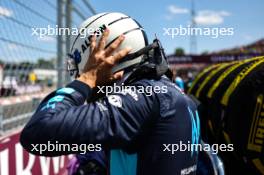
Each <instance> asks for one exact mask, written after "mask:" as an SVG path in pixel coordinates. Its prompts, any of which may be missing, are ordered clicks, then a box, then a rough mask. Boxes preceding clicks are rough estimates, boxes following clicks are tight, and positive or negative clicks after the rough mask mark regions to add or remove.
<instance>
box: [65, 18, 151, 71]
mask: <svg viewBox="0 0 264 175" xmlns="http://www.w3.org/2000/svg"><path fill="white" fill-rule="evenodd" d="M106 28H108V29H109V31H110V34H109V37H108V39H107V42H106V47H107V46H109V45H110V44H111V43H113V41H115V40H116V39H117V38H118V37H119V36H120V35H122V34H123V35H125V40H124V41H123V42H122V44H121V45H120V47H119V48H118V49H117V51H119V50H121V49H123V48H125V47H127V46H129V47H131V48H132V50H131V52H130V54H132V53H135V52H137V51H138V50H140V49H142V48H144V47H145V46H147V45H148V39H147V36H146V33H145V31H144V29H143V28H142V26H141V25H140V24H139V23H138V22H137V21H136V20H134V19H132V18H131V17H129V16H127V15H125V14H122V13H100V14H97V15H95V16H92V17H90V18H88V19H87V20H85V21H84V22H83V23H82V24H81V25H80V28H79V33H78V35H75V36H74V37H73V38H72V44H71V47H70V54H69V56H70V57H71V58H72V59H71V61H74V64H75V66H76V67H75V69H77V70H78V72H82V70H83V68H84V65H85V63H86V62H87V59H88V57H89V51H90V49H89V47H90V41H89V39H90V36H92V35H93V34H96V36H97V42H98V41H99V38H100V37H98V36H100V35H101V34H102V33H103V31H104V30H105V29H106ZM142 59H143V56H142V55H140V56H138V57H136V58H133V59H128V60H126V61H123V62H122V63H120V64H118V65H116V66H115V67H114V68H113V72H117V71H119V70H123V69H125V68H127V67H130V66H132V65H135V64H138V63H140V62H141V61H142ZM68 63H69V62H68ZM72 65H73V64H68V70H70V71H71V70H73V69H74V68H72V67H71V66H72Z"/></svg>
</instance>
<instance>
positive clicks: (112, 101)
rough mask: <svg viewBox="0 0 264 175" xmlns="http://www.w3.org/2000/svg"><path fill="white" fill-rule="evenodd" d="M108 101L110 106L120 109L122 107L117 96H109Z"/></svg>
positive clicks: (120, 100)
mask: <svg viewBox="0 0 264 175" xmlns="http://www.w3.org/2000/svg"><path fill="white" fill-rule="evenodd" d="M107 98H108V101H109V103H110V104H111V105H113V106H116V107H119V108H121V107H122V99H121V97H120V96H118V95H109V96H108V97H107Z"/></svg>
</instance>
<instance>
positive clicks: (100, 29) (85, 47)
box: [81, 24, 106, 53]
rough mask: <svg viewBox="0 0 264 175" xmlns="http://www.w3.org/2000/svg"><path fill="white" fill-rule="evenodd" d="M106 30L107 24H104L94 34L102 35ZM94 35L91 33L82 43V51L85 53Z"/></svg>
mask: <svg viewBox="0 0 264 175" xmlns="http://www.w3.org/2000/svg"><path fill="white" fill-rule="evenodd" d="M105 30H106V25H105V24H103V25H102V26H100V27H98V28H97V29H96V30H95V31H94V32H93V34H94V35H95V36H96V37H99V36H101V35H102V33H103V32H104V31H105ZM92 36H93V35H89V36H88V38H87V39H85V40H84V42H83V43H82V45H81V48H82V53H84V52H85V51H86V49H87V48H88V47H90V45H91V43H90V40H91V37H92Z"/></svg>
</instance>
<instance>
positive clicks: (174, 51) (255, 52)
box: [0, 0, 264, 175]
mask: <svg viewBox="0 0 264 175" xmlns="http://www.w3.org/2000/svg"><path fill="white" fill-rule="evenodd" d="M263 7H264V1H261V0H252V1H250V2H249V1H246V0H239V1H228V0H222V1H214V2H212V1H210V0H199V1H198V0H184V1H183V0H163V1H140V0H134V1H116V0H111V1H110V0H109V1H102V0H101V1H100V0H97V1H95V0H39V1H33V0H0V141H1V145H0V174H1V175H4V174H19V173H18V172H26V171H30V172H31V173H32V174H43V172H44V170H43V169H42V168H40V167H42V166H44V165H43V164H41V163H40V162H41V159H39V158H32V157H31V156H29V155H26V153H23V154H21V155H20V154H18V153H19V151H18V150H19V149H18V148H16V147H15V145H16V144H18V136H19V132H20V130H21V128H22V127H23V126H24V124H25V123H26V122H27V121H28V119H29V117H31V115H32V113H33V112H34V109H35V108H36V106H37V105H38V103H39V102H40V100H41V99H42V98H43V97H45V96H46V95H47V94H48V93H50V92H51V91H52V90H54V89H55V88H58V87H62V86H64V85H65V84H67V83H68V82H69V81H70V76H69V73H68V72H67V71H66V68H67V65H66V62H67V60H66V57H67V53H68V51H69V47H70V42H71V39H70V36H68V35H45V36H42V37H40V36H39V35H34V34H33V31H34V30H33V29H36V28H38V29H40V28H48V26H49V27H51V28H52V27H53V28H62V27H65V28H73V27H78V26H79V24H80V23H81V22H82V21H83V20H85V19H87V18H88V17H90V16H92V15H94V14H96V13H101V12H113V11H115V12H123V13H125V14H127V15H129V16H132V17H133V18H135V19H137V20H138V21H139V23H141V24H142V25H143V27H144V28H145V30H146V32H147V34H148V36H149V41H151V40H153V39H154V37H155V34H156V35H157V37H158V38H159V39H160V40H161V42H162V44H163V47H164V49H165V52H166V54H167V56H168V61H169V62H170V65H171V69H172V70H173V72H174V78H175V82H176V84H177V81H180V83H179V84H178V85H179V86H181V88H182V89H183V90H184V91H186V92H189V94H190V95H193V97H194V98H195V99H196V100H199V101H201V102H202V104H204V106H203V107H204V108H208V101H206V100H207V99H205V100H204V99H203V98H202V95H201V94H202V90H203V88H205V87H207V89H206V90H205V91H206V92H207V91H209V89H210V87H211V86H213V85H214V83H215V82H217V80H218V79H221V80H222V79H224V78H226V77H227V76H228V75H225V77H222V78H220V76H221V75H222V74H223V73H224V72H225V71H228V70H229V72H228V73H229V74H230V75H232V76H233V77H232V78H231V79H229V80H228V83H227V85H226V89H228V87H229V85H230V84H231V83H232V81H233V80H235V78H236V76H238V75H240V73H241V72H240V71H242V70H245V71H246V70H248V69H250V66H253V65H255V67H256V60H255V59H254V61H251V62H250V63H252V64H249V63H248V62H246V63H247V64H246V65H244V63H245V62H243V61H245V60H247V59H251V60H253V59H252V58H253V57H257V56H263V55H264V30H263V28H264V22H263V17H264V11H263ZM181 27H182V28H186V29H187V28H199V29H201V30H202V32H201V33H199V34H193V35H190V34H189V35H188V34H185V35H180V34H177V35H175V36H173V35H172V34H173V33H172V31H174V32H176V28H177V30H179V28H181ZM215 28H217V29H219V30H220V28H225V29H231V30H232V32H231V34H230V33H229V35H220V34H219V31H218V32H217V33H218V36H217V37H216V35H215V33H210V34H206V33H205V32H204V31H205V30H210V31H211V32H212V31H213V30H214V31H216V30H215ZM166 31H170V34H169V33H166ZM174 34H175V33H174ZM261 60H263V58H260V59H257V61H261ZM238 64H239V65H244V66H245V67H243V66H240V67H239V66H238ZM216 65H217V66H218V68H217V66H216ZM223 65H226V66H223ZM233 65H237V67H235V68H234V67H233V69H232V66H233ZM208 66H209V68H208ZM210 66H211V67H210ZM219 66H220V67H221V66H222V67H221V68H222V69H221V68H219ZM257 66H262V62H258V64H257ZM205 68H207V69H205ZM245 68H247V69H245ZM238 69H239V70H238ZM251 69H252V70H253V69H254V70H255V68H252V67H251ZM213 70H215V71H214V72H213ZM235 70H237V72H233V71H235ZM258 70H263V66H262V67H261V68H260V67H258ZM212 72H213V73H212ZM210 73H212V74H211V76H210ZM254 73H255V72H254ZM197 75H198V76H197ZM248 75H249V74H248ZM208 76H209V79H211V80H212V81H211V82H210V80H209V79H207V80H206V82H205V83H203V80H205V79H206V77H208ZM252 76H253V73H252ZM197 77H198V78H197ZM201 77H203V78H201ZM260 77H261V78H263V77H262V74H261V76H259V75H258V77H257V78H256V77H255V79H254V80H256V81H258V82H259V81H260V85H259V84H257V85H256V84H254V83H253V84H254V87H252V88H251V89H254V88H256V89H261V88H262V87H263V86H262V85H263V81H261V80H259V79H261V78H260ZM195 78H196V79H195ZM176 80H177V81H176ZM181 82H183V84H181ZM218 82H220V83H221V82H222V81H220V80H218ZM247 84H248V83H247ZM252 86H253V85H252ZM256 86H257V87H256ZM215 88H217V87H215ZM197 91H198V93H197ZM212 91H213V90H211V92H212ZM262 92H263V90H259V94H257V95H254V96H256V99H261V97H259V95H260V94H261V93H262ZM219 93H220V92H219ZM221 93H222V94H224V93H225V91H223V92H221ZM211 95H212V93H211ZM240 95H241V93H240ZM201 98H202V99H201ZM218 99H220V97H218ZM256 99H252V100H253V101H252V103H253V104H255V103H254V100H256ZM203 100H204V101H203ZM236 104H237V103H236ZM262 104H263V103H262V101H261V105H262ZM206 105H207V106H206ZM216 106H217V107H216V108H217V110H220V113H221V110H222V108H221V109H218V107H219V108H220V106H221V104H219V103H216ZM223 106H224V107H223V108H225V109H226V106H225V105H223ZM229 106H230V105H229ZM231 108H232V107H231ZM263 108H264V106H263ZM254 109H255V108H254V105H253V107H252V111H254ZM205 111H206V110H205ZM202 112H204V111H202ZM213 112H214V111H213ZM225 112H226V111H225ZM205 113H206V114H204V115H205V116H206V115H208V113H209V112H208V111H206V112H205ZM210 114H211V113H210ZM260 114H261V115H260V116H262V115H263V116H264V113H261V111H260ZM250 116H251V113H250V112H249V117H248V118H250V119H251V117H250ZM252 116H253V114H252ZM217 122H219V121H217ZM251 122H253V121H252V120H248V121H247V123H249V124H250V123H251ZM204 123H205V124H204V128H206V127H207V125H208V119H206V120H205V122H204ZM232 126H233V124H232ZM250 126H251V125H249V126H248V128H249V130H250ZM254 126H255V125H254ZM214 127H218V128H219V126H214ZM208 128H209V129H208V130H210V126H208ZM203 132H204V133H205V134H204V135H205V136H204V137H207V138H208V142H211V143H219V142H222V141H219V139H218V140H216V139H215V138H216V136H211V135H214V134H215V132H216V131H214V132H213V134H212V133H211V131H203ZM217 132H218V130H217ZM230 132H233V133H236V131H230ZM258 132H262V130H261V131H258ZM208 133H210V134H211V135H210V134H209V136H208ZM248 133H249V132H248ZM263 133H264V132H263ZM225 134H226V135H228V132H227V131H226V132H225ZM236 136H237V135H235V136H234V137H236ZM262 136H263V134H262V135H261V137H262ZM219 137H220V138H222V136H219ZM230 137H232V136H230ZM245 137H247V135H246V134H245ZM263 137H264V136H263ZM212 138H213V139H212ZM220 140H221V139H220ZM223 142H224V141H223ZM246 142H247V141H245V142H244V141H243V143H242V142H240V141H239V144H240V145H243V144H244V145H245V146H241V147H243V148H241V150H240V151H241V152H243V151H244V152H245V151H246V149H247V143H246ZM259 142H261V145H263V141H262V140H260V141H258V143H259ZM234 143H235V141H234ZM239 148H240V146H239ZM239 148H238V150H239ZM15 149H16V151H17V154H13V153H12V154H9V153H6V152H5V150H9V151H10V152H11V151H13V152H14V150H15ZM21 149H22V148H21ZM260 152H261V156H262V155H263V151H262V147H261V150H260ZM1 155H2V156H1ZM254 155H255V154H254ZM19 156H22V158H21V160H22V161H21V162H18V160H20V159H18V157H19ZM236 156H237V155H236ZM243 156H245V154H242V155H238V157H240V158H239V159H241V162H243V161H242V159H243V158H244V157H243ZM258 156H259V157H260V154H257V157H258ZM262 157H263V156H262ZM31 159H34V160H35V162H37V163H35V164H36V165H35V164H32V165H30V164H28V162H29V160H31ZM43 159H44V158H43ZM253 159H254V156H253V158H252V160H253ZM3 160H6V161H7V162H9V164H8V163H3V162H6V161H3ZM46 160H48V159H45V161H46ZM230 160H231V158H230ZM250 160H251V159H250ZM250 160H249V159H248V160H246V161H250ZM13 161H15V162H16V163H15V164H12V163H11V162H13ZM261 161H263V160H261ZM261 161H255V163H253V164H252V165H250V166H252V167H253V169H254V173H263V174H264V166H263V165H262V163H261ZM25 162H26V163H25ZM55 162H56V161H55ZM57 162H58V163H59V165H58V167H57V164H56V163H54V160H53V164H52V165H51V168H50V169H49V170H48V171H47V174H60V173H63V172H65V166H64V165H66V162H67V161H66V159H65V161H64V159H62V158H60V159H59V160H58V161H57ZM61 162H63V163H61ZM18 164H22V166H18ZM27 166H31V167H30V168H29V169H30V170H28V169H26V167H27ZM242 166H244V165H242ZM13 167H16V168H13ZM18 167H20V169H19V168H18ZM44 167H45V166H44ZM259 169H261V170H259ZM252 173H253V171H252Z"/></svg>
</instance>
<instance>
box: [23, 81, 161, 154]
mask: <svg viewBox="0 0 264 175" xmlns="http://www.w3.org/2000/svg"><path fill="white" fill-rule="evenodd" d="M90 96H91V88H90V87H89V86H87V85H86V84H84V83H82V82H80V81H78V80H75V81H73V82H72V83H70V84H69V85H68V86H66V87H65V88H62V89H58V90H57V91H55V92H53V93H51V94H50V95H48V96H47V97H46V98H45V99H44V100H43V101H42V102H41V104H40V105H39V107H38V108H37V110H36V112H35V113H34V115H33V116H32V118H31V119H30V121H29V122H28V123H27V125H26V126H25V127H24V129H23V131H22V133H21V136H20V142H21V144H22V146H23V147H24V148H25V149H26V150H27V151H29V152H30V153H32V154H36V155H39V152H38V151H37V150H33V144H47V143H48V142H50V143H56V142H57V143H67V144H102V145H103V146H104V147H106V148H122V147H123V146H124V145H126V144H128V143H129V142H130V141H131V140H132V139H133V138H134V137H135V136H136V135H137V134H139V132H140V130H141V129H142V125H144V124H145V123H146V122H148V121H149V120H150V117H153V116H155V115H154V114H153V113H157V111H153V109H156V110H158V109H159V107H158V106H157V105H158V103H157V98H155V94H152V95H151V96H147V95H145V94H143V93H137V91H130V92H129V93H126V92H122V93H117V94H113V95H109V96H107V97H104V98H103V99H101V101H95V102H91V103H88V104H84V103H85V100H86V99H87V98H89V97H90ZM70 153H77V152H76V151H69V152H60V151H58V150H57V151H53V152H48V151H47V152H42V154H41V155H44V156H58V155H62V154H70Z"/></svg>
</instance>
